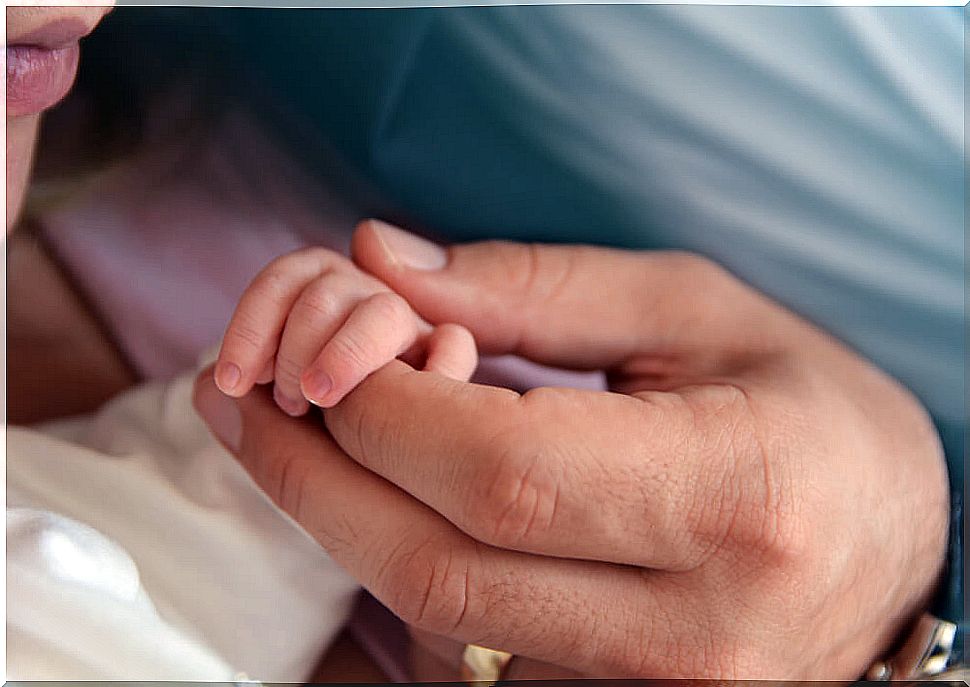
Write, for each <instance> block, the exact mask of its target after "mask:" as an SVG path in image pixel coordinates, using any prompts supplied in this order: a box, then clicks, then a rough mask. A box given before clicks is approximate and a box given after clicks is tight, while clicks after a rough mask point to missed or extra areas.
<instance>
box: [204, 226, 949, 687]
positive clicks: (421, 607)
mask: <svg viewBox="0 0 970 687" xmlns="http://www.w3.org/2000/svg"><path fill="white" fill-rule="evenodd" d="M354 250H355V259H356V260H357V262H358V264H360V265H361V266H362V267H364V268H365V269H367V270H368V271H370V272H371V273H373V274H374V275H375V276H377V277H378V278H380V279H382V280H383V281H384V282H385V283H387V284H388V285H389V286H390V287H391V288H392V289H394V290H395V291H397V292H398V293H400V294H401V295H403V296H404V297H405V298H406V299H407V300H408V301H409V302H410V303H411V304H412V306H413V307H414V308H415V309H416V310H417V311H418V312H419V313H420V314H421V315H422V316H423V317H424V318H425V319H427V320H428V321H429V322H432V323H435V324H438V323H444V322H457V323H460V324H462V325H464V326H466V327H467V328H468V329H470V330H471V332H472V333H473V334H474V336H475V338H476V340H477V342H478V344H479V346H480V348H481V350H482V352H484V353H490V354H503V353H515V354H518V355H521V356H524V357H527V358H530V359H532V360H534V361H537V362H540V363H545V364H550V365H557V366H562V367H569V368H574V369H585V370H590V369H602V370H605V371H606V372H607V375H608V379H609V382H610V388H611V391H609V392H605V391H604V392H598V391H580V390H571V389H557V388H542V389H536V390H533V391H530V392H528V393H526V394H523V395H519V394H517V393H514V392H511V391H508V390H504V389H499V388H494V387H485V386H478V385H472V384H467V383H463V382H459V381H455V380H451V379H447V378H445V377H442V376H440V375H437V374H434V373H428V372H419V371H415V370H413V369H411V368H410V367H408V366H407V365H405V364H404V363H400V362H394V363H391V364H389V365H388V366H386V367H384V368H382V369H381V370H379V371H378V372H376V373H374V374H373V375H371V376H370V377H369V378H368V379H367V380H365V381H364V382H363V383H362V384H361V385H360V386H359V387H358V388H357V389H356V390H355V391H353V392H352V393H351V394H350V395H348V396H347V397H346V398H345V399H344V400H343V401H342V402H341V403H340V404H339V405H337V406H336V407H335V408H333V409H330V410H328V411H326V413H325V416H324V417H325V421H326V426H327V428H328V429H329V431H330V433H331V434H332V437H333V439H332V440H331V439H330V438H329V437H327V436H326V435H325V434H324V433H323V432H321V431H320V430H319V428H317V427H315V426H313V425H312V424H308V423H305V422H304V423H299V422H296V421H293V420H292V419H289V418H285V417H283V416H282V415H281V414H280V413H277V412H276V411H274V410H273V408H272V406H271V405H270V404H269V403H268V402H267V401H266V399H264V398H260V397H250V398H246V399H242V400H241V401H239V402H238V404H237V402H235V401H232V400H231V399H228V398H224V397H219V396H218V393H217V392H216V393H215V394H213V393H212V390H213V389H214V387H212V386H211V382H210V381H208V380H206V379H205V378H203V379H202V380H200V386H199V389H198V392H197V393H198V400H197V405H198V407H199V409H200V411H201V412H202V413H203V415H204V416H205V417H207V418H208V419H209V421H210V426H211V427H212V428H213V430H214V431H215V432H216V434H217V435H220V436H222V437H223V440H224V442H225V443H226V444H227V446H229V447H230V449H231V450H234V451H235V452H236V454H237V455H238V457H239V458H240V460H241V461H242V463H243V464H244V465H246V466H247V467H248V468H249V469H250V471H251V472H252V474H253V475H254V476H255V478H256V479H257V481H258V482H259V483H260V484H261V485H262V486H263V487H264V488H265V489H266V490H267V491H268V493H269V494H270V496H271V497H272V498H274V499H275V500H276V501H277V502H278V503H280V504H281V505H282V507H283V508H284V509H286V510H287V511H288V512H290V513H291V514H292V515H293V516H294V517H295V518H296V519H297V520H298V521H299V522H301V523H302V524H303V525H304V526H305V527H306V528H307V530H308V531H309V532H310V533H311V534H312V535H313V536H314V537H316V538H317V539H318V540H319V541H320V543H321V544H322V545H323V546H324V547H325V548H327V549H328V550H329V551H330V553H331V554H332V555H333V556H334V557H335V558H336V559H337V560H338V561H340V562H341V563H342V564H343V565H344V566H345V567H346V568H347V569H348V570H349V571H350V572H351V573H352V574H353V575H355V576H356V577H357V578H358V579H359V580H360V581H361V582H362V583H363V584H364V586H365V587H367V588H368V589H369V590H370V591H371V592H372V593H374V594H375V595H376V596H377V597H378V598H379V599H380V600H382V601H383V602H384V603H385V604H387V605H388V606H389V607H390V608H391V610H393V611H394V612H395V613H397V614H398V615H399V616H400V617H402V618H403V619H404V620H405V621H407V622H408V623H410V624H412V625H414V626H416V627H417V628H418V629H419V630H421V631H423V632H425V633H431V634H433V635H438V636H443V637H447V638H451V639H454V640H458V641H460V642H473V643H476V644H482V645H485V646H490V647H493V648H500V649H504V650H507V651H510V652H512V653H514V654H517V655H519V656H524V657H528V658H531V659H535V660H536V661H540V662H543V663H544V664H550V665H554V666H562V667H564V668H566V669H569V670H572V671H576V672H578V673H580V674H583V675H587V676H592V677H602V676H650V677H661V676H663V677H720V678H778V679H801V678H832V679H839V678H846V679H851V678H854V677H856V676H858V675H859V674H861V673H862V672H863V671H864V670H865V668H866V667H867V665H868V664H869V662H870V661H871V660H873V659H874V658H875V657H876V656H877V655H878V654H879V653H880V652H881V651H883V650H884V649H886V648H887V646H888V644H889V643H890V642H891V640H892V638H893V637H894V635H895V634H896V633H897V631H898V630H899V629H900V628H901V626H902V624H903V623H905V622H906V620H907V619H908V618H909V617H911V615H912V614H913V613H915V612H916V611H917V610H919V609H920V608H921V606H922V605H923V604H924V603H925V602H926V600H927V598H928V596H929V594H930V593H931V591H932V587H933V585H934V581H935V579H936V576H937V574H938V571H939V569H940V566H941V563H942V559H943V551H944V544H945V536H946V534H945V533H946V522H947V489H946V480H945V468H944V461H943V458H942V455H941V449H940V446H939V442H938V439H937V437H936V434H935V431H934V429H933V427H932V424H931V423H930V421H929V419H928V418H927V416H926V414H925V412H924V411H923V410H922V408H921V407H920V405H919V404H918V403H917V402H916V401H915V400H914V399H913V398H912V397H911V396H910V395H909V394H908V393H906V392H905V391H904V390H903V389H902V388H901V387H900V386H899V385H898V384H896V383H895V382H893V381H892V380H891V379H889V378H888V377H886V376H885V375H884V374H882V373H881V372H879V371H878V370H877V369H875V368H874V367H872V366H871V365H869V364H867V363H866V362H865V361H864V360H862V359H861V358H859V357H858V356H856V355H855V354H853V353H852V352H851V351H849V350H847V349H846V348H845V347H843V346H842V345H840V344H839V343H837V342H836V341H834V340H833V339H831V338H830V337H828V336H826V335H825V334H823V333H822V332H820V331H818V330H817V329H815V328H813V327H811V326H810V325H809V324H807V323H806V322H804V321H802V320H800V319H799V318H797V317H796V316H794V315H793V314H791V313H790V312H788V311H786V310H784V309H783V308H781V307H780V306H778V305H777V304H775V303H773V302H771V301H769V300H768V299H766V298H764V297H763V296H760V295H759V294H757V293H756V292H754V291H753V290H751V289H750V288H748V287H747V286H745V285H744V284H742V283H741V282H739V281H738V280H736V279H734V278H733V277H731V276H730V275H729V274H728V273H726V272H725V271H723V270H722V269H720V268H718V267H716V266H715V265H713V264H711V263H710V262H708V261H706V260H703V259H701V258H698V257H695V256H691V255H685V254H679V253H648V252H640V253H637V252H628V251H614V250H604V249H594V248H580V247H552V246H526V245H518V244H510V243H484V244H473V245H465V246H456V247H453V248H450V249H448V250H447V251H444V250H442V249H439V248H438V247H436V246H434V245H432V244H427V243H425V242H421V241H420V240H418V239H416V238H415V237H413V236H411V235H409V234H405V233H403V232H400V231H399V230H396V229H393V228H390V227H387V226H385V225H380V224H378V223H366V224H365V225H363V226H362V228H361V229H360V230H359V231H358V232H357V234H356V235H355V240H354ZM226 428H228V429H226ZM513 665H514V664H513Z"/></svg>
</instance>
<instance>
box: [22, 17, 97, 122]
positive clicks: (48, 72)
mask: <svg viewBox="0 0 970 687" xmlns="http://www.w3.org/2000/svg"><path fill="white" fill-rule="evenodd" d="M91 28H92V27H91V26H89V25H88V24H87V23H85V22H83V21H78V20H73V19H70V18H65V19H60V20H54V21H50V22H47V23H45V24H44V25H43V26H39V27H34V28H33V29H31V30H29V31H27V32H25V33H22V34H21V35H17V36H8V42H7V46H6V60H7V65H6V73H7V116H8V117H18V116H22V115H30V114H36V113H38V112H41V111H42V110H46V109H47V108H49V107H51V106H53V105H54V104H56V103H57V102H58V101H59V100H60V99H61V98H63V97H64V96H65V95H66V94H67V92H68V91H69V90H70V89H71V85H72V84H73V83H74V77H75V75H76V74H77V65H78V56H79V52H80V50H79V47H78V41H79V40H80V39H81V38H82V37H83V36H85V35H86V34H87V33H88V32H90V30H91Z"/></svg>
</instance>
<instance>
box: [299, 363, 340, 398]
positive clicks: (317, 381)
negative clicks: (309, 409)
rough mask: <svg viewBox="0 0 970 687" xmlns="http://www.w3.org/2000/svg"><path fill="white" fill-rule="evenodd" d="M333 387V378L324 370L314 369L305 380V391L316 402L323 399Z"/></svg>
mask: <svg viewBox="0 0 970 687" xmlns="http://www.w3.org/2000/svg"><path fill="white" fill-rule="evenodd" d="M332 388H333V380H332V379H330V375H328V374H327V373H326V372H324V371H323V370H312V371H310V373H309V374H307V376H306V377H305V378H304V380H303V393H304V394H306V397H307V398H308V399H309V400H311V401H313V402H314V403H317V402H318V401H320V400H321V399H323V398H324V397H325V396H326V395H327V394H328V393H330V390H331V389H332Z"/></svg>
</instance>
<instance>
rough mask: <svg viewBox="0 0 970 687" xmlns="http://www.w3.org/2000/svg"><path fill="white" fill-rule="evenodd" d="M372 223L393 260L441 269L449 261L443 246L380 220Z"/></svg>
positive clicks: (422, 267) (423, 267)
mask: <svg viewBox="0 0 970 687" xmlns="http://www.w3.org/2000/svg"><path fill="white" fill-rule="evenodd" d="M370 223H371V226H372V227H373V228H374V233H375V234H377V238H378V240H379V241H380V242H381V245H382V246H383V248H384V252H385V253H386V255H387V257H388V259H389V260H390V261H391V262H393V263H396V264H399V265H404V266H405V267H410V268H411V269H415V270H440V269H441V268H442V267H444V266H445V264H446V263H447V262H448V254H447V253H445V250H444V248H442V247H441V246H439V245H437V244H435V243H432V242H431V241H428V240H427V239H423V238H421V237H420V236H415V235H414V234H412V233H410V232H407V231H404V230H403V229H398V228H397V227H395V226H391V225H390V224H387V223H386V222H381V221H380V220H376V219H372V220H370Z"/></svg>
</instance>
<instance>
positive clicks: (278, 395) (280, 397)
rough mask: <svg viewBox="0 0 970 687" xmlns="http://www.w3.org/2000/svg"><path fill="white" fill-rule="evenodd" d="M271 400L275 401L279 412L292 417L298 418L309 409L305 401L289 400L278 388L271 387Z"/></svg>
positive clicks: (298, 399)
mask: <svg viewBox="0 0 970 687" xmlns="http://www.w3.org/2000/svg"><path fill="white" fill-rule="evenodd" d="M273 400H274V401H276V405H278V406H279V407H280V410H282V411H283V412H284V413H286V414H287V415H291V416H293V417H299V416H300V415H303V413H305V412H306V411H307V410H308V409H309V406H308V405H307V402H306V401H305V400H303V399H302V398H290V397H289V396H287V395H286V394H284V393H283V392H282V391H280V388H279V386H274V387H273Z"/></svg>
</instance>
